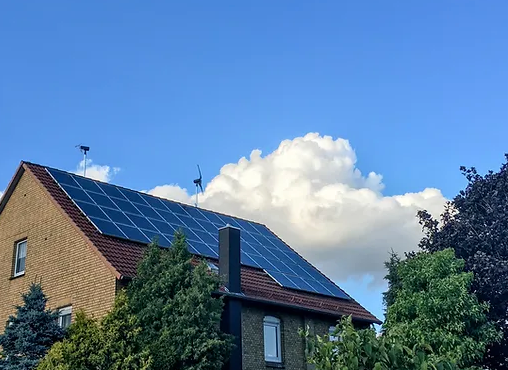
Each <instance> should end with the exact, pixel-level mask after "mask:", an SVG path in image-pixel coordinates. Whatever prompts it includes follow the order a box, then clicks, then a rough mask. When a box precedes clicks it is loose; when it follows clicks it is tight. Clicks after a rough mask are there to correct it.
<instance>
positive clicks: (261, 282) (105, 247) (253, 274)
mask: <svg viewBox="0 0 508 370" xmlns="http://www.w3.org/2000/svg"><path fill="white" fill-rule="evenodd" d="M23 171H28V172H30V173H32V174H33V175H34V176H35V178H36V179H37V180H38V182H39V183H40V184H41V185H42V186H43V187H44V188H45V189H46V191H47V192H48V193H49V194H50V195H51V197H52V199H53V201H54V202H55V204H56V205H57V206H58V207H60V208H61V209H62V211H63V212H64V213H65V214H66V215H67V216H68V218H69V220H70V221H71V222H72V223H73V224H74V225H75V226H76V228H77V229H78V230H79V231H80V232H81V234H82V235H83V236H84V237H85V238H86V239H87V240H88V241H89V243H90V245H91V247H92V248H94V249H95V250H96V251H97V252H98V253H99V254H100V256H101V257H102V258H103V260H104V262H105V263H106V264H107V265H108V266H109V267H110V268H111V270H112V271H113V273H114V274H115V276H116V277H117V278H118V279H123V278H131V277H134V276H135V274H136V267H137V263H138V262H139V260H140V259H141V258H142V255H143V252H144V250H145V248H146V245H144V244H141V243H137V242H133V241H129V240H124V239H118V238H115V237H112V236H108V235H104V234H102V233H100V232H99V231H98V230H97V228H96V227H95V226H94V225H93V224H92V223H91V222H90V220H89V219H88V218H87V217H86V216H85V215H84V214H83V213H82V212H81V211H80V209H79V208H78V207H77V206H76V205H75V204H74V202H73V201H72V200H71V199H70V198H69V197H68V196H67V194H66V193H65V192H64V191H63V190H62V189H61V188H60V186H59V185H58V184H57V183H56V182H55V180H53V178H52V177H51V176H50V174H49V173H48V172H47V171H46V167H45V166H41V165H38V164H33V163H29V162H22V163H21V165H20V167H19V169H18V171H17V173H16V174H15V176H14V178H13V180H12V181H11V183H10V184H9V187H8V189H7V191H6V193H5V194H4V197H3V198H2V199H1V201H0V213H1V212H2V210H3V207H4V206H5V203H6V202H7V201H8V198H9V197H10V195H11V194H12V191H13V189H14V187H15V186H16V184H17V182H18V181H19V178H20V177H21V174H22V172H23ZM241 286H242V293H243V296H244V297H245V298H246V299H249V300H255V301H258V302H265V303H269V304H278V305H281V306H291V307H293V308H296V309H304V310H309V311H314V312H316V313H322V314H326V315H332V316H336V317H337V316H343V315H351V316H352V317H353V319H356V320H361V321H366V322H371V323H378V324H379V323H381V321H379V320H378V319H377V318H376V317H375V316H374V315H372V314H371V313H370V312H369V311H367V310H366V309H365V308H364V307H362V306H361V305H360V304H359V303H358V302H356V301H355V300H354V299H350V300H345V299H340V298H336V297H330V296H324V295H321V294H317V293H311V292H305V291H296V290H292V289H287V288H283V287H282V286H280V285H279V284H278V283H277V282H276V281H274V280H273V279H272V278H271V277H270V276H269V275H268V274H267V273H266V272H265V271H264V270H262V269H257V268H254V267H250V266H245V265H242V266H241Z"/></svg>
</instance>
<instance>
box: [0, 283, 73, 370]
mask: <svg viewBox="0 0 508 370" xmlns="http://www.w3.org/2000/svg"><path fill="white" fill-rule="evenodd" d="M22 298H23V304H22V305H21V306H17V307H16V315H14V316H10V317H9V320H8V324H7V325H6V327H5V332H4V333H3V334H2V335H0V346H1V347H2V353H1V359H0V369H2V370H29V369H34V368H35V367H36V366H37V364H38V363H39V361H40V360H41V359H42V358H43V357H44V356H45V355H46V352H47V351H48V350H49V348H50V347H51V346H52V344H53V343H55V342H56V341H58V340H61V339H62V338H63V336H64V331H63V329H62V328H60V326H58V324H57V319H58V313H57V312H55V311H51V310H47V309H46V303H47V298H46V296H45V295H44V292H43V291H42V287H41V285H40V284H36V283H33V284H31V285H30V288H29V291H28V292H27V293H25V294H23V295H22Z"/></svg>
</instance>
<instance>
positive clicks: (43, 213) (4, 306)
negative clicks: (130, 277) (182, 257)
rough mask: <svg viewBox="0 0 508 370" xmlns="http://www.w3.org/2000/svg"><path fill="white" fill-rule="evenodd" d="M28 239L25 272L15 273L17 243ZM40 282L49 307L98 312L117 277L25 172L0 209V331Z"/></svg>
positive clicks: (109, 302)
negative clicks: (22, 298) (0, 210)
mask: <svg viewBox="0 0 508 370" xmlns="http://www.w3.org/2000/svg"><path fill="white" fill-rule="evenodd" d="M23 239H27V252H26V268H25V274H24V275H23V276H19V277H13V273H14V260H15V249H16V243H17V242H18V241H20V240H23ZM36 281H37V282H41V283H42V287H43V290H44V293H45V294H46V296H47V297H49V300H48V306H49V307H50V308H52V309H56V308H60V307H64V306H69V305H72V312H73V315H74V314H75V312H77V310H79V309H85V312H86V313H87V314H91V315H94V316H96V317H100V316H102V315H104V314H105V313H106V312H107V311H108V310H110V308H111V307H112V304H113V301H114V298H115V289H116V283H115V281H116V277H115V275H114V273H113V271H112V270H111V269H110V268H109V267H107V265H106V264H105V262H104V260H103V259H101V257H100V256H99V254H98V253H97V252H95V251H94V250H93V247H92V246H90V245H89V244H88V243H87V241H86V239H85V237H84V236H83V235H82V234H81V233H80V232H79V231H78V229H77V228H76V227H74V225H73V223H72V222H71V221H70V219H68V218H67V216H66V215H65V214H64V212H63V211H62V210H60V209H59V207H58V205H57V204H56V203H55V202H54V201H53V200H52V198H51V196H50V195H49V194H48V193H47V192H46V191H45V189H44V188H43V187H42V185H41V184H40V183H39V182H38V180H37V179H36V178H35V177H34V176H33V175H32V174H31V173H30V172H29V171H25V172H24V173H23V174H22V176H21V178H20V180H19V182H18V184H17V186H16V188H15V189H14V191H13V193H12V195H11V197H10V199H9V201H8V202H7V204H6V205H5V208H4V209H3V211H2V212H1V213H0V331H3V328H4V323H6V321H7V320H8V316H9V315H10V314H13V313H14V312H15V308H14V306H15V305H18V304H20V303H21V302H22V301H21V293H24V292H26V291H27V290H28V287H29V286H30V284H31V283H32V282H36Z"/></svg>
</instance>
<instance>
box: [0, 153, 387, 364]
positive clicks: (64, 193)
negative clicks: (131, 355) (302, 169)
mask: <svg viewBox="0 0 508 370" xmlns="http://www.w3.org/2000/svg"><path fill="white" fill-rule="evenodd" d="M177 227H182V229H184V232H185V233H186V234H187V237H188V241H189V248H190V250H191V252H193V253H194V254H196V255H201V256H204V257H206V258H207V259H208V260H209V261H210V263H211V264H210V266H211V267H212V268H214V269H215V268H218V271H219V273H220V274H221V275H222V276H223V277H224V280H225V287H224V289H223V290H222V291H221V292H220V294H223V295H224V297H225V310H224V314H223V320H222V326H223V328H224V330H226V331H228V332H230V333H232V334H234V335H235V337H236V344H237V350H236V351H235V352H234V353H233V355H232V358H231V361H230V364H228V369H235V370H238V369H244V370H259V369H268V368H284V369H287V370H301V369H306V368H307V365H306V361H305V352H304V351H305V347H304V341H303V340H302V338H300V337H299V335H298V329H299V328H302V327H306V326H309V328H310V330H311V332H313V333H316V334H326V333H328V332H329V328H330V327H331V326H334V325H335V323H336V320H337V319H339V318H340V317H341V316H343V315H351V316H352V318H353V321H354V322H355V324H356V325H358V326H359V327H367V326H369V325H371V324H373V323H380V321H379V320H378V319H377V318H376V317H374V316H373V315H372V314H371V313H369V312H368V311H367V310H366V309H365V308H363V307H362V306H361V305H360V304H359V303H358V302H356V301H355V300H354V299H352V298H351V297H350V296H349V295H347V294H346V293H345V292H344V291H342V290H341V289H340V288H339V287H337V286H336V285H335V284H334V283H333V282H331V281H330V280H329V279H327V278H326V277H325V276H324V275H322V274H321V273H320V272H319V271H318V270H317V269H315V268H314V267H313V266H312V265H310V264H309V263H308V262H307V261H305V260H304V259H303V258H302V257H301V256H299V255H298V254H297V253H296V252H295V251H294V250H292V249H291V248H290V247H289V246H287V245H286V244H285V243H284V242H283V241H282V240H280V239H279V238H278V237H277V236H276V235H275V234H273V233H272V232H271V231H270V230H269V229H268V228H267V227H266V226H264V225H261V224H257V223H254V222H250V221H247V220H243V219H240V218H236V217H232V216H227V215H223V214H220V213H217V212H211V211H207V210H204V209H201V208H196V207H191V206H187V205H183V204H180V203H177V202H172V201H168V200H165V199H160V198H157V197H153V196H150V195H147V194H144V193H139V192H135V191H132V190H129V189H125V188H121V187H117V186H114V185H111V184H106V183H101V182H98V181H94V180H90V179H87V178H84V177H81V176H77V175H74V174H70V173H66V172H63V171H59V170H56V169H53V168H49V167H45V166H41V165H37V164H33V163H28V162H21V164H20V166H19V167H18V169H17V171H16V173H15V174H14V177H13V178H12V180H11V182H10V184H9V186H8V188H7V189H6V191H5V194H4V195H3V197H2V199H1V200H0V264H1V265H0V297H1V298H0V321H1V322H6V321H7V319H8V315H9V314H12V313H13V312H14V306H15V305H16V304H19V303H20V294H21V293H22V292H25V291H26V290H27V288H28V286H29V284H30V283H31V282H33V281H36V280H37V281H41V282H42V285H43V288H44V291H45V293H46V294H47V295H48V297H49V301H48V305H49V306H50V307H51V308H53V309H58V310H59V313H60V319H59V322H60V324H61V325H62V326H67V325H69V323H70V322H71V320H72V317H73V314H74V313H75V312H76V311H77V310H79V309H84V310H85V311H86V312H87V313H89V314H92V315H94V316H95V317H100V316H102V315H104V314H106V313H107V312H108V310H109V309H110V308H111V307H112V304H113V300H114V297H115V294H116V292H117V291H118V290H119V289H121V288H122V287H125V285H126V284H127V283H128V281H129V279H131V278H132V277H133V276H134V275H135V272H136V265H137V262H138V261H139V259H140V258H141V256H142V253H143V250H144V248H145V246H146V244H147V242H148V241H149V240H150V238H151V237H152V236H153V235H155V234H158V235H159V237H160V238H161V239H160V240H159V242H160V244H161V246H162V247H167V246H169V244H170V241H169V239H170V238H171V236H170V234H172V231H173V230H174V229H175V228H177ZM219 229H220V230H219ZM152 234H153V235H152ZM240 245H241V250H240ZM240 262H241V263H240Z"/></svg>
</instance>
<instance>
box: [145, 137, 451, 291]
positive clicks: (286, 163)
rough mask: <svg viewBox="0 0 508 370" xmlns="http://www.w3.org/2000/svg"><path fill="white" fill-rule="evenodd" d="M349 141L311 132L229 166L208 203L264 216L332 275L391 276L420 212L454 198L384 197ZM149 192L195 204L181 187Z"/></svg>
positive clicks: (436, 193)
mask: <svg viewBox="0 0 508 370" xmlns="http://www.w3.org/2000/svg"><path fill="white" fill-rule="evenodd" d="M356 161H357V159H356V154H355V152H354V150H353V149H352V148H351V145H350V144H349V142H348V141H347V140H344V139H340V138H338V139H335V140H334V139H333V138H332V137H330V136H320V135H319V134H317V133H309V134H307V135H305V136H304V137H298V138H295V139H293V140H284V141H283V142H281V143H280V145H279V147H278V148H277V149H276V150H275V151H273V152H272V153H270V154H268V155H266V156H262V155H261V151H260V150H253V151H252V153H251V155H250V157H249V158H245V157H243V158H241V159H240V160H239V161H238V163H230V164H227V165H225V166H223V167H222V169H221V170H220V174H219V175H217V176H216V177H215V178H213V179H212V180H211V181H210V182H209V183H208V184H207V185H206V188H205V193H204V194H203V196H202V197H201V199H200V207H203V208H208V209H212V210H217V211H222V212H225V213H229V214H232V215H237V216H240V217H245V218H247V219H252V220H256V221H260V222H262V223H264V224H266V225H267V226H268V227H269V228H271V229H272V230H273V231H274V232H275V233H276V234H278V235H279V236H280V237H281V238H282V239H283V240H285V241H286V242H287V243H288V244H289V245H291V246H292V247H293V248H294V249H296V250H297V251H298V252H299V253H301V254H302V255H303V256H304V257H305V258H307V259H308V260H309V261H311V262H312V263H313V264H315V265H316V266H317V267H319V268H320V269H321V270H322V271H323V272H324V273H325V274H327V275H328V276H329V277H330V278H332V279H336V280H345V279H346V278H351V277H364V276H365V275H371V276H372V277H373V280H374V282H375V283H379V282H381V281H382V277H383V276H384V274H385V271H384V266H383V262H384V261H385V260H386V259H387V257H388V252H389V250H390V249H394V250H395V251H397V252H400V253H402V252H404V251H409V250H414V249H415V248H416V246H417V243H418V241H419V240H420V238H421V236H422V234H421V228H420V226H419V225H418V222H417V219H416V212H417V210H418V209H427V210H428V211H429V212H431V213H432V214H434V215H438V214H439V213H440V212H441V210H442V209H443V205H444V203H445V201H446V199H445V198H444V197H443V195H442V194H441V191H440V190H439V189H433V188H426V189H424V190H422V191H421V192H418V193H406V194H402V195H396V196H384V195H383V194H382V191H383V189H384V184H383V182H382V176H381V175H379V174H377V173H374V172H371V173H369V174H368V175H366V176H364V175H362V173H361V172H360V170H359V169H358V168H356ZM149 193H151V194H155V195H158V196H162V197H166V198H169V199H174V200H179V201H184V202H187V203H193V201H194V200H193V195H192V194H189V193H188V192H187V191H186V190H185V189H181V188H180V187H178V186H177V185H162V186H157V187H155V188H154V189H152V190H150V191H149Z"/></svg>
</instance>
